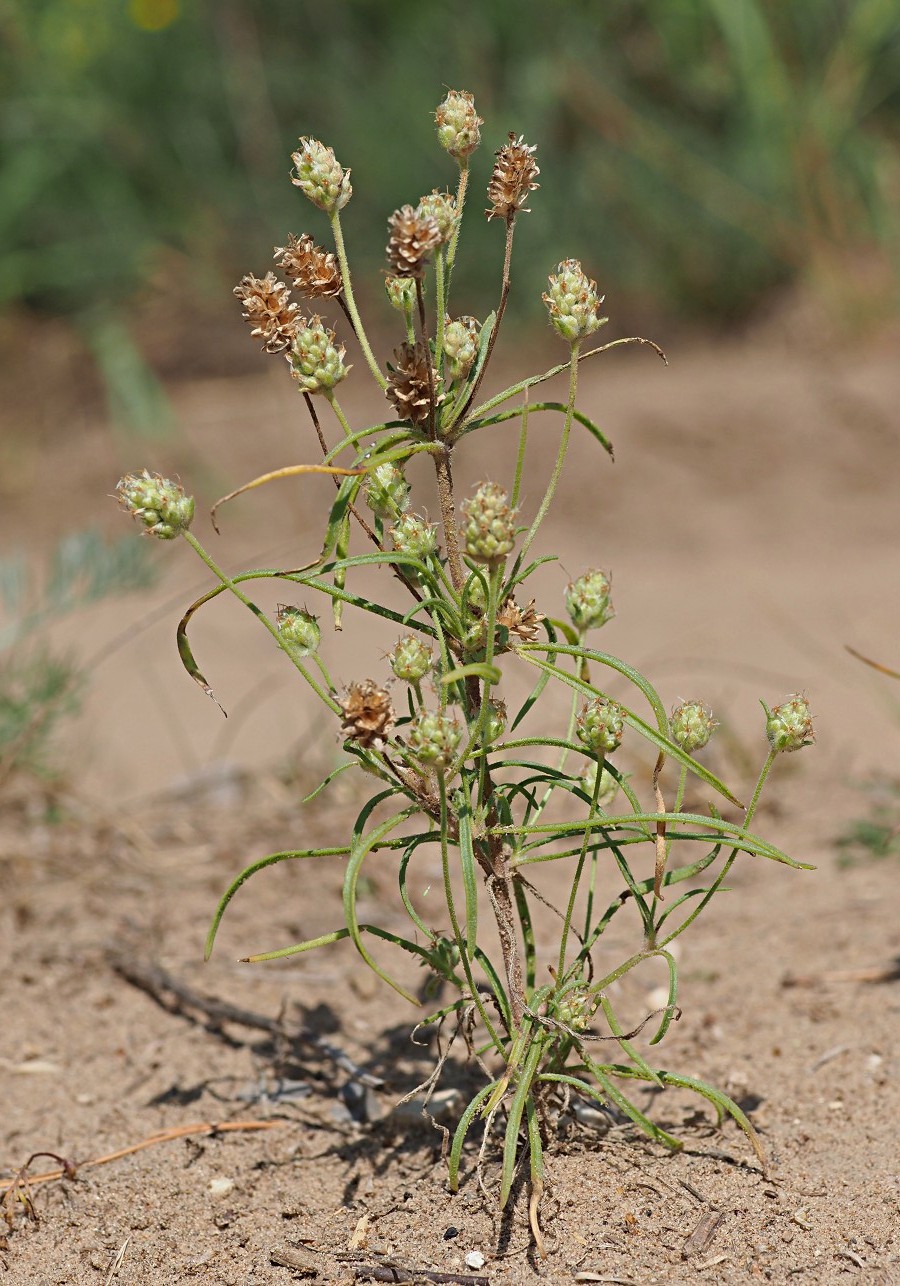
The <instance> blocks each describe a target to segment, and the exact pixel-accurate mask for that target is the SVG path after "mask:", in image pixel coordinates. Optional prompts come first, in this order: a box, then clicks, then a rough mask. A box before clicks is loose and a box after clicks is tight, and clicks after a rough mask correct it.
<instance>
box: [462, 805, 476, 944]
mask: <svg viewBox="0 0 900 1286" xmlns="http://www.w3.org/2000/svg"><path fill="white" fill-rule="evenodd" d="M458 799H459V805H458V810H457V821H458V824H459V857H460V864H461V866H462V877H463V890H464V893H465V904H466V942H465V949H466V952H467V953H468V955H469V956H470V957H471V956H472V955H473V954H474V952H475V948H476V946H477V945H478V879H477V874H476V867H477V863H476V858H475V848H474V843H473V838H472V808H471V804H470V803H469V800H468V799H466V798H464V797H463V796H462V794H460V795H459V796H458Z"/></svg>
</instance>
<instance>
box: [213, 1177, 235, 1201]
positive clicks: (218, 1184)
mask: <svg viewBox="0 0 900 1286" xmlns="http://www.w3.org/2000/svg"><path fill="white" fill-rule="evenodd" d="M233 1187H234V1179H210V1181H209V1190H210V1192H211V1193H212V1194H213V1196H214V1197H224V1196H225V1194H226V1192H230V1191H231V1189H232V1188H233Z"/></svg>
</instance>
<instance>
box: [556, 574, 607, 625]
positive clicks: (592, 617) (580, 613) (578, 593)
mask: <svg viewBox="0 0 900 1286" xmlns="http://www.w3.org/2000/svg"><path fill="white" fill-rule="evenodd" d="M610 589H611V586H610V583H609V577H608V576H607V575H606V574H605V573H604V572H601V571H597V570H596V569H591V570H590V571H587V572H585V573H584V575H583V576H579V577H578V579H577V580H573V581H570V583H569V584H568V585H567V586H566V611H567V612H568V613H569V616H570V617H571V618H572V624H573V625H574V626H575V628H576V629H577V630H579V631H580V632H581V633H582V634H583V633H584V632H585V630H590V629H594V628H599V627H600V626H601V625H605V624H606V622H607V621H609V620H611V619H612V618H613V617H614V616H615V614H616V613H615V609H614V608H613V605H612V603H611V602H610V600H609V595H610Z"/></svg>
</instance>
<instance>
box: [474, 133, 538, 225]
mask: <svg viewBox="0 0 900 1286" xmlns="http://www.w3.org/2000/svg"><path fill="white" fill-rule="evenodd" d="M536 151H537V147H536V145H531V146H529V145H528V144H527V143H526V142H525V140H524V138H522V137H521V136H520V137H519V138H516V136H515V134H510V136H509V142H508V143H504V145H503V147H501V148H500V151H499V152H497V154H496V155H497V159H496V161H495V162H494V172H493V174H492V175H491V181H490V183H489V184H488V200H489V201H490V203H491V208H490V209H489V210H485V214H486V215H487V217H488V218H489V219H507V220H509V219H512V218H514V217H515V215H516V214H518V212H519V210H521V209H523V208H524V204H525V202H526V201H527V200H528V194H529V192H534V191H535V189H536V188H538V187H540V184H539V183H535V182H534V180H535V179H536V178H537V176H538V175H539V174H540V170H539V169H538V167H537V165H536V164H535V160H534V153H535V152H536ZM525 213H526V214H527V213H528V210H527V209H526V210H525Z"/></svg>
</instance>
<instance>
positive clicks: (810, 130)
mask: <svg viewBox="0 0 900 1286" xmlns="http://www.w3.org/2000/svg"><path fill="white" fill-rule="evenodd" d="M0 36H2V53H0V75H2V78H3V87H4V88H3V100H4V101H3V118H2V129H0V144H2V155H0V307H8V306H11V305H25V306H27V307H29V308H31V309H35V310H40V311H50V312H52V313H54V314H59V313H63V314H68V315H70V316H71V317H72V318H73V319H75V320H76V321H77V324H78V325H79V326H80V327H81V328H82V329H83V331H84V333H85V336H86V338H87V341H88V343H89V345H90V347H91V349H92V351H93V353H94V355H95V357H96V359H97V361H98V363H99V364H100V367H101V369H102V371H103V373H104V375H105V377H106V380H107V383H108V386H109V387H110V388H111V390H112V392H113V394H114V395H116V394H118V396H120V398H124V399H125V401H126V402H130V404H131V410H132V412H133V415H134V418H136V419H138V420H140V419H141V418H143V419H144V420H146V421H147V422H148V423H149V422H151V421H152V420H153V418H154V416H155V415H156V414H157V412H158V410H159V408H158V406H157V405H156V403H155V402H154V397H155V392H154V388H153V384H152V380H151V379H150V378H149V376H148V375H147V372H146V371H145V370H144V371H142V369H141V363H140V360H139V356H138V355H137V353H136V351H135V349H134V345H133V344H132V342H131V341H130V339H129V337H128V332H127V328H126V327H125V326H124V322H123V319H124V318H125V316H126V312H127V306H128V304H129V301H131V300H132V299H133V298H134V296H135V294H136V293H137V292H139V291H140V290H141V288H142V286H143V285H144V283H146V282H148V281H154V282H157V283H158V282H160V281H162V282H163V283H164V285H165V286H166V287H167V288H168V290H169V292H170V293H171V295H172V297H173V299H174V301H175V307H176V308H177V306H178V304H177V301H178V299H179V298H181V299H182V300H185V299H187V298H190V299H191V301H192V306H195V307H196V306H197V302H198V301H200V304H202V303H203V301H204V300H207V301H210V300H213V299H215V301H216V303H217V306H218V307H221V306H222V290H223V287H225V286H226V285H227V284H231V282H232V280H233V279H235V277H236V276H239V275H240V274H242V273H243V272H244V271H248V270H253V271H256V272H262V271H264V270H265V269H266V267H268V266H269V265H268V264H266V263H260V262H258V247H259V245H260V243H261V241H262V243H263V244H264V243H265V239H268V240H269V241H270V242H271V244H272V245H273V246H274V245H275V244H279V245H280V244H283V243H284V239H285V235H286V233H287V232H288V231H294V232H301V231H311V232H313V233H314V234H315V235H317V236H318V237H319V238H320V239H324V234H325V232H326V228H325V224H324V220H322V221H321V226H319V221H317V217H316V213H315V211H312V210H311V209H310V208H309V207H308V206H306V205H305V203H304V202H303V201H302V198H301V197H300V196H299V195H298V194H297V192H296V191H295V190H294V189H292V188H291V185H290V183H289V181H288V170H289V160H288V154H289V152H290V151H291V149H292V147H293V146H294V145H295V142H296V138H297V136H298V135H299V134H314V135H316V136H318V137H320V138H322V139H323V141H325V142H328V143H331V144H332V145H333V146H334V147H335V150H336V152H337V155H338V158H339V159H340V160H341V162H342V163H343V164H344V165H347V166H351V167H352V168H353V170H354V174H355V176H356V179H357V183H358V187H357V194H356V195H355V197H354V200H353V202H352V203H351V206H350V207H349V209H348V211H347V216H346V217H347V223H346V227H347V231H348V235H349V237H350V239H351V254H352V255H353V256H354V257H355V260H356V261H357V262H358V263H359V264H360V266H361V267H363V268H371V269H372V270H373V271H376V272H377V271H378V269H380V268H381V267H382V264H383V247H384V243H385V240H386V231H385V227H386V224H385V220H386V217H387V215H388V213H389V212H390V211H391V209H393V208H394V207H395V206H396V205H398V204H400V203H402V202H403V201H407V200H408V201H413V202H415V201H416V200H417V199H418V197H419V196H420V195H421V193H420V192H419V191H418V190H417V185H416V181H415V180H414V179H413V178H412V177H411V176H412V175H414V174H421V172H422V162H423V157H425V158H427V160H428V163H429V164H430V165H431V166H432V168H433V174H434V184H436V185H438V184H439V185H441V186H443V185H445V184H448V183H451V184H452V183H453V181H454V174H453V169H452V167H451V165H450V164H449V162H448V158H447V157H446V156H444V155H443V154H442V153H440V152H439V149H438V148H437V145H436V142H435V139H434V135H433V122H432V119H431V114H432V113H433V110H434V107H435V106H436V104H437V102H438V101H439V100H440V98H441V97H442V96H443V93H444V87H445V86H451V87H453V88H467V89H470V90H472V91H473V92H474V94H475V98H476V103H477V105H478V108H479V110H480V112H481V114H482V116H484V117H485V120H486V122H487V124H486V127H485V131H484V138H485V145H484V146H483V148H482V151H481V153H480V154H478V155H476V158H475V163H476V165H475V168H476V176H477V181H476V184H475V193H476V195H474V196H473V200H478V199H480V198H479V196H478V195H477V193H478V192H479V191H480V189H481V186H482V181H484V182H486V179H487V175H488V172H489V166H490V151H491V150H493V149H494V148H496V147H498V146H499V145H500V144H501V143H502V142H503V141H505V136H506V133H507V132H508V131H509V130H510V129H515V130H516V131H517V132H521V133H523V134H524V135H525V137H526V139H527V140H528V141H529V142H536V143H537V144H538V145H539V147H538V159H539V161H540V164H541V166H542V169H543V176H542V177H543V186H542V188H541V191H540V192H539V193H536V194H535V197H534V200H533V203H532V207H533V214H532V216H531V220H530V224H529V227H528V232H527V236H528V238H529V240H528V242H527V254H526V253H523V251H524V249H525V244H526V243H525V238H521V239H520V241H521V244H520V255H521V258H522V261H523V262H522V264H521V265H520V268H519V278H520V280H519V288H520V292H521V291H525V290H526V289H535V290H536V289H538V288H539V287H540V284H541V283H542V282H543V281H544V279H545V277H546V274H547V272H548V270H550V269H552V267H553V266H554V262H555V259H556V258H557V257H558V255H557V251H556V249H551V238H552V246H553V247H556V248H558V247H559V245H560V244H563V245H564V246H565V247H566V248H567V252H568V253H570V254H572V255H574V256H578V257H581V258H583V260H584V262H585V264H586V266H588V267H589V269H590V271H591V272H592V274H593V275H595V276H596V277H597V278H598V279H599V280H600V282H601V284H602V286H603V287H604V288H605V289H607V290H609V291H614V292H615V293H616V294H618V295H619V296H621V295H622V294H623V293H628V294H630V295H631V296H632V297H633V298H636V299H637V300H639V301H645V302H649V301H652V303H653V305H654V306H656V307H661V308H664V309H666V310H668V311H670V312H676V313H678V314H681V315H684V316H687V317H689V318H693V319H697V318H700V319H703V320H705V321H706V322H707V323H709V324H710V325H712V326H715V325H719V324H721V323H723V322H726V323H727V322H729V321H733V320H736V319H740V318H742V317H743V316H745V315H747V313H748V312H749V311H750V310H752V309H753V308H754V307H755V306H756V305H757V304H758V303H759V302H760V301H761V300H762V299H764V298H765V297H766V295H767V294H768V293H769V292H770V291H771V290H772V289H773V287H777V286H779V285H781V284H783V283H788V282H791V281H795V280H798V279H803V278H804V277H807V276H809V275H810V274H813V275H814V274H815V273H816V272H818V271H819V270H820V269H821V267H822V265H828V264H837V265H838V266H840V265H841V264H844V263H846V262H847V261H848V258H849V257H850V256H853V255H860V254H862V255H870V254H877V255H878V256H879V262H889V263H891V264H896V261H897V251H898V227H897V224H898V214H897V211H898V209H900V159H898V158H900V148H898V143H900V10H898V6H897V0H602V2H601V0H558V2H557V3H553V4H548V3H546V0H457V3H456V4H455V5H454V6H452V8H451V7H449V6H446V5H436V4H421V3H419V2H418V0H394V3H392V4H391V5H385V4H383V3H379V0H330V3H328V4H318V3H313V2H312V0H6V5H5V7H0ZM401 139H402V140H403V143H402V145H401V143H400V142H399V140H401ZM409 140H411V141H409ZM523 231H524V229H523ZM261 233H262V236H261ZM497 235H499V234H497V232H496V229H495V228H492V227H491V228H488V227H483V228H479V229H478V232H477V236H473V241H477V240H478V238H481V237H483V238H484V243H485V246H487V243H488V242H491V243H493V242H494V241H495V240H496V236H497ZM251 247H253V249H252V250H251ZM473 249H476V248H475V247H473ZM526 260H527V263H526V262H525V261H526ZM470 271H471V273H472V276H471V278H470V280H469V282H468V283H464V284H467V285H468V287H469V290H470V292H471V298H472V307H473V309H475V308H482V307H483V306H486V305H487V303H488V301H489V299H490V297H491V296H490V294H489V293H488V291H489V283H488V282H486V281H485V280H484V278H483V273H482V270H481V265H480V263H479V261H478V258H477V250H476V257H475V267H474V268H473V269H471V270H470ZM529 273H530V278H531V279H530V280H528V275H529ZM879 275H880V276H881V277H882V278H883V276H884V273H883V272H882V271H881V269H879ZM141 399H143V403H142V402H141Z"/></svg>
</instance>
